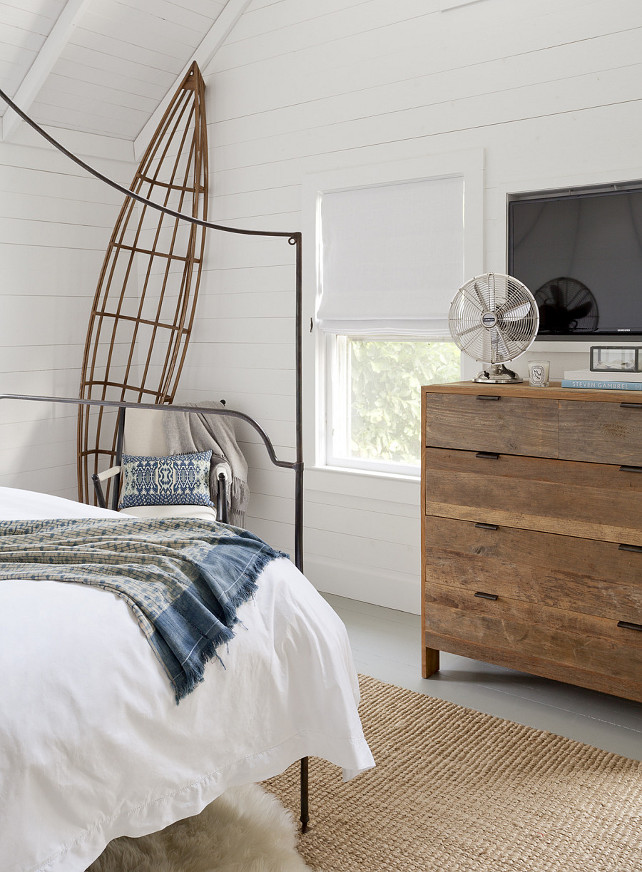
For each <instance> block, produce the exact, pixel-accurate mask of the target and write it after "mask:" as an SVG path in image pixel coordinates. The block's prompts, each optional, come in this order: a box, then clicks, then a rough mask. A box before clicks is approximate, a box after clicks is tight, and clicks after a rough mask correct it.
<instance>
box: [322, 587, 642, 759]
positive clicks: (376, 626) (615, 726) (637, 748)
mask: <svg viewBox="0 0 642 872" xmlns="http://www.w3.org/2000/svg"><path fill="white" fill-rule="evenodd" d="M323 596H324V598H325V599H326V600H327V601H328V602H329V603H330V605H331V606H332V608H333V609H334V610H335V611H336V612H337V614H338V615H339V616H340V617H341V619H342V620H343V622H344V624H345V625H346V628H347V630H348V635H349V637H350V643H351V645H352V652H353V655H354V660H355V665H356V667H357V671H358V672H361V673H363V674H364V675H372V676H374V677H375V678H378V679H380V680H381V681H386V682H388V683H390V684H396V685H399V686H400V687H405V688H408V689H409V690H414V691H418V692H419V693H424V694H426V695H427V696H434V697H438V698H440V699H446V700H450V701H451V702H454V703H457V704H458V705H463V706H467V707H468V708H472V709H476V710H477V711H482V712H487V713H488V714H491V715H495V716H497V717H500V718H507V719H508V720H511V721H516V722H517V723H520V724H527V725H529V726H532V727H535V728H537V729H540V730H549V731H550V732H552V733H556V734H557V735H561V736H567V737H568V738H570V739H576V740H577V741H580V742H585V743H587V744H589V745H593V746H595V747H597V748H603V749H604V750H606V751H612V752H614V753H616V754H623V755H624V756H626V757H632V758H633V759H635V760H642V703H636V702H631V701H629V700H624V699H619V698H618V697H615V696H610V695H609V694H605V693H599V692H597V691H592V690H584V689H583V688H581V687H575V686H573V685H571V684H562V683H561V682H558V681H549V680H548V679H546V678H538V677H537V676H533V675H527V674H526V673H523V672H516V671H514V670H511V669H504V668H503V667H501V666H493V665H491V664H489V663H480V662H478V661H476V660H469V659H468V658H466V657H458V656H456V655H454V654H445V653H443V652H442V654H441V669H440V671H439V672H438V673H437V674H436V675H435V676H433V677H432V678H429V679H423V678H422V677H421V649H420V639H421V632H420V619H419V616H418V615H411V614H408V613H407V612H399V611H394V610H393V609H385V608H381V607H380V606H374V605H371V604H369V603H363V602H358V601H357V600H351V599H346V598H345V597H339V596H334V595H332V594H323Z"/></svg>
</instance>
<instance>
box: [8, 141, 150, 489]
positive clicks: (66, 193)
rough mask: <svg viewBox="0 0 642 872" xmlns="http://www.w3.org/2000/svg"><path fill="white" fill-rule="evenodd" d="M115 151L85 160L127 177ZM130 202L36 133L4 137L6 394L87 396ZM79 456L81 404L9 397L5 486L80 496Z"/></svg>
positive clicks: (127, 170) (127, 169) (130, 170)
mask: <svg viewBox="0 0 642 872" xmlns="http://www.w3.org/2000/svg"><path fill="white" fill-rule="evenodd" d="M78 142H80V141H78ZM90 145H91V149H90V150H92V149H93V146H95V142H94V143H91V144H90ZM93 150H94V151H95V149H93ZM108 151H109V145H108V144H106V148H105V149H103V154H102V155H100V154H99V155H96V154H95V153H94V154H93V156H90V157H85V160H88V161H90V162H92V163H93V164H94V165H95V166H96V168H97V169H99V170H100V171H102V172H104V173H107V174H109V175H111V176H113V177H116V179H117V180H118V181H120V182H121V183H122V182H126V183H127V184H128V183H129V181H130V177H131V175H132V173H133V168H132V164H131V163H129V162H127V161H123V160H120V159H119V160H107V159H105V152H108ZM121 200H122V197H121V195H120V194H118V193H117V192H116V191H114V190H113V189H111V188H109V187H107V186H105V185H103V184H102V183H100V182H99V181H97V180H95V179H93V178H92V177H91V176H89V175H88V174H87V173H85V172H84V171H83V170H82V169H80V168H78V167H77V166H76V165H75V164H73V163H72V162H71V161H69V159H68V158H66V157H64V156H63V155H61V154H60V153H58V152H57V151H55V150H54V149H53V148H52V147H51V146H49V145H44V146H43V145H41V144H40V143H39V142H38V140H37V139H36V135H35V134H33V135H31V133H29V134H23V136H22V138H21V141H20V142H19V143H17V144H7V143H0V265H1V266H0V275H1V276H2V280H1V282H0V393H2V394H5V393H13V394H39V395H46V396H51V395H57V396H78V387H79V382H80V366H81V362H82V355H83V348H84V342H85V333H86V330H87V321H88V318H89V312H90V308H91V303H92V300H93V296H94V292H95V289H96V283H97V280H98V275H99V271H100V267H101V265H102V261H103V257H104V253H105V248H106V245H107V242H108V240H109V236H110V234H111V230H112V227H113V224H114V221H115V219H116V216H117V214H118V209H119V207H120V202H121ZM75 455H76V411H75V408H74V407H71V406H58V407H52V406H51V405H49V404H47V405H45V404H32V403H28V404H27V403H24V402H18V401H8V400H3V401H2V402H1V404H0V485H3V486H9V487H21V488H26V489H29V490H41V491H46V492H48V493H54V494H58V495H60V496H66V497H70V498H73V499H75V498H76V495H77V489H76V460H75Z"/></svg>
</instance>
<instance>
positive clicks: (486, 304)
mask: <svg viewBox="0 0 642 872" xmlns="http://www.w3.org/2000/svg"><path fill="white" fill-rule="evenodd" d="M473 287H474V288H475V293H476V294H477V298H478V300H479V302H480V303H481V304H482V306H483V308H484V311H486V309H488V303H487V301H486V300H485V299H484V298H483V296H482V292H481V291H480V290H479V288H478V287H477V282H475V283H474V285H473Z"/></svg>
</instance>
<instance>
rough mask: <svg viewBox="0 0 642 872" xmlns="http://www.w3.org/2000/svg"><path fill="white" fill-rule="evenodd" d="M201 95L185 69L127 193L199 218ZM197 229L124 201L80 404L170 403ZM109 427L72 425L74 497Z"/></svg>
mask: <svg viewBox="0 0 642 872" xmlns="http://www.w3.org/2000/svg"><path fill="white" fill-rule="evenodd" d="M204 93H205V86H204V83H203V79H202V77H201V74H200V71H199V69H198V66H197V65H196V63H193V64H192V66H191V67H190V69H189V71H188V73H187V75H186V76H185V78H184V79H183V81H182V82H181V84H180V86H179V88H178V90H177V91H176V94H175V95H174V97H173V99H172V102H171V103H170V104H169V106H168V107H167V110H166V112H165V114H164V115H163V118H162V120H161V122H160V124H159V126H158V129H157V130H156V133H155V134H154V137H153V138H152V140H151V142H150V144H149V146H148V148H147V151H146V152H145V154H144V156H143V158H142V160H141V162H140V166H139V167H138V170H137V172H136V175H135V176H134V179H133V181H132V183H131V185H130V190H131V191H134V192H136V193H138V194H141V195H142V196H144V197H147V198H149V199H151V200H153V201H155V202H158V203H160V204H162V205H163V206H166V207H168V208H171V209H174V210H175V211H177V212H183V213H186V214H189V215H192V216H193V217H195V218H201V219H206V218H207V190H208V172H207V127H206V121H205V104H204ZM204 245H205V228H204V227H202V226H199V225H195V224H192V223H189V222H186V221H182V220H180V219H178V218H173V217H171V216H168V215H167V214H165V213H162V212H158V211H157V210H155V209H151V208H148V207H147V205H144V204H140V203H137V202H136V201H135V200H133V199H131V198H129V197H127V198H126V199H125V202H124V203H123V206H122V208H121V210H120V214H119V216H118V220H117V221H116V225H115V227H114V230H113V233H112V235H111V239H110V241H109V245H108V247H107V252H106V254H105V259H104V262H103V266H102V270H101V273H100V278H99V280H98V287H97V288H96V295H95V297H94V302H93V306H92V310H91V316H90V318H89V327H88V330H87V339H86V342H85V353H84V358H83V364H82V374H81V382H80V396H81V397H83V398H91V399H108V400H126V401H130V402H145V403H171V402H172V400H173V398H174V393H175V390H176V386H177V384H178V380H179V378H180V375H181V370H182V367H183V363H184V361H185V354H186V351H187V346H188V343H189V339H190V335H191V332H192V325H193V323H194V314H195V307H196V301H197V297H198V288H199V283H200V278H201V270H202V267H203V249H204ZM115 449H116V420H115V417H114V415H113V414H110V413H108V412H105V410H103V409H102V408H101V409H100V411H98V412H92V413H91V414H90V413H89V412H88V411H87V408H84V407H81V408H80V412H79V417H78V493H79V498H80V500H82V501H83V502H89V501H90V499H93V488H92V484H91V476H92V475H93V474H94V473H95V472H98V471H100V470H102V469H105V468H107V467H108V466H110V465H111V461H112V460H113V457H114V455H115Z"/></svg>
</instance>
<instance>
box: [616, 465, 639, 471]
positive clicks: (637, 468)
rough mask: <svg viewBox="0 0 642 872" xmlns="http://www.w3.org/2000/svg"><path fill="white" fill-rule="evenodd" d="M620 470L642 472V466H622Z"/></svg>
mask: <svg viewBox="0 0 642 872" xmlns="http://www.w3.org/2000/svg"><path fill="white" fill-rule="evenodd" d="M620 472H642V466H621V467H620Z"/></svg>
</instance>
